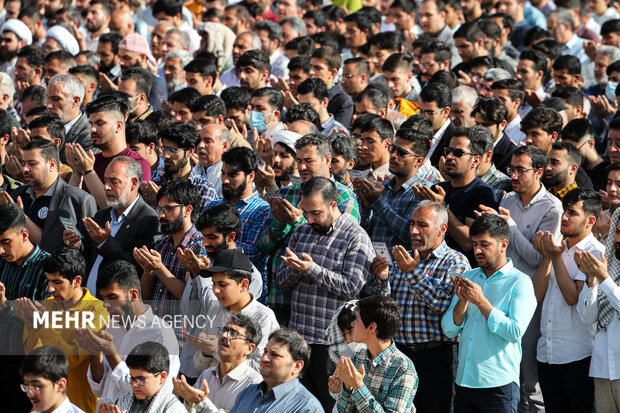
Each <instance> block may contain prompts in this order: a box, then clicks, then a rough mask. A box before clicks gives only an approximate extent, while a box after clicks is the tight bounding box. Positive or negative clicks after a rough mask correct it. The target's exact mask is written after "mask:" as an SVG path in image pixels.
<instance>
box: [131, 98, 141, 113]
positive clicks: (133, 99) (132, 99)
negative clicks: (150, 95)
mask: <svg viewBox="0 0 620 413" xmlns="http://www.w3.org/2000/svg"><path fill="white" fill-rule="evenodd" d="M140 96H141V95H138V96H135V97H132V98H129V99H128V100H129V114H132V113H134V112H135V111H136V109H138V106H140V105H136V107H135V108H134V107H133V102H135V101H136V100H137V99H140Z"/></svg>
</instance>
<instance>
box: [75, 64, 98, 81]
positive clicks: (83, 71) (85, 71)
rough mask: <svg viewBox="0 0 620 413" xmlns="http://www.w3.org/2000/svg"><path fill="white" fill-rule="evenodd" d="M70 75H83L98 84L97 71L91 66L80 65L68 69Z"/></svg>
mask: <svg viewBox="0 0 620 413" xmlns="http://www.w3.org/2000/svg"><path fill="white" fill-rule="evenodd" d="M69 74H70V75H85V76H88V77H89V78H91V79H92V80H94V81H95V83H97V84H99V71H98V70H97V69H95V68H94V67H92V66H91V65H80V66H75V67H72V68H71V69H69Z"/></svg>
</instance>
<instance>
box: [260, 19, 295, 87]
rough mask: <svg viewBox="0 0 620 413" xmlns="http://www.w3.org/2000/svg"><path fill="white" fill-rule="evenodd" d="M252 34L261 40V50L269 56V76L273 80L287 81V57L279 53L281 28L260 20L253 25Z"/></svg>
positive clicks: (275, 24) (270, 22) (268, 21)
mask: <svg viewBox="0 0 620 413" xmlns="http://www.w3.org/2000/svg"><path fill="white" fill-rule="evenodd" d="M254 32H256V34H258V37H260V39H261V45H262V47H261V50H262V51H263V52H265V53H266V54H267V56H269V63H271V75H272V76H273V78H274V79H277V78H279V77H281V78H283V79H284V80H288V67H287V66H288V62H289V60H288V57H286V55H284V54H282V52H281V51H280V41H281V40H282V27H280V25H279V24H277V23H274V22H272V21H270V20H262V21H260V22H257V23H256V24H255V25H254Z"/></svg>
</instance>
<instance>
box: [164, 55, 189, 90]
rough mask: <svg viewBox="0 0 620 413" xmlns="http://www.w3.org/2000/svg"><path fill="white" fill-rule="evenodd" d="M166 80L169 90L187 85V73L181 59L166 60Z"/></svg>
mask: <svg viewBox="0 0 620 413" xmlns="http://www.w3.org/2000/svg"><path fill="white" fill-rule="evenodd" d="M164 78H165V79H166V86H168V88H169V89H173V88H175V87H178V86H181V85H182V84H184V83H185V71H184V70H183V67H182V65H181V59H179V58H178V57H171V58H168V59H166V60H165V63H164Z"/></svg>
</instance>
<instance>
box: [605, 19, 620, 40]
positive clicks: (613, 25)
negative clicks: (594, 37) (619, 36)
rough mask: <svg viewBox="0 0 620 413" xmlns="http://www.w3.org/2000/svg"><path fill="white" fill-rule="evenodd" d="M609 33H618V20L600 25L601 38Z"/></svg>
mask: <svg viewBox="0 0 620 413" xmlns="http://www.w3.org/2000/svg"><path fill="white" fill-rule="evenodd" d="M609 33H620V19H613V20H607V21H606V22H605V23H603V24H601V36H603V35H604V34H609Z"/></svg>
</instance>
